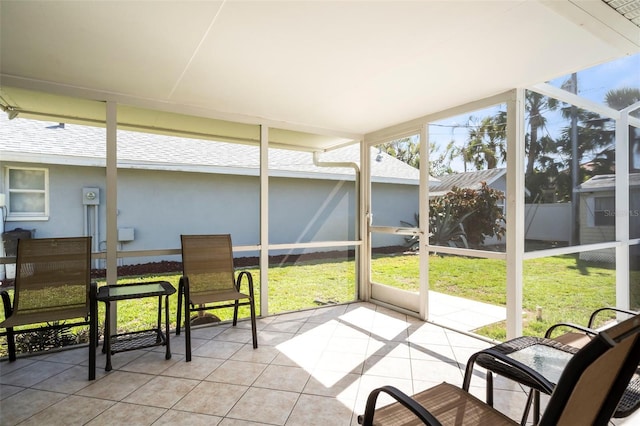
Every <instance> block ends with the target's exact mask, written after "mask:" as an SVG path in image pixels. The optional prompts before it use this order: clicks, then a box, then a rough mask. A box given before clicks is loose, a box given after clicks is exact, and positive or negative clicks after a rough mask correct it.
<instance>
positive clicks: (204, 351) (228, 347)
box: [191, 340, 244, 359]
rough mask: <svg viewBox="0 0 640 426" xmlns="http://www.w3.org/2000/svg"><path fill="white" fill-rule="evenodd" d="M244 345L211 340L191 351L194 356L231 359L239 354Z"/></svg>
mask: <svg viewBox="0 0 640 426" xmlns="http://www.w3.org/2000/svg"><path fill="white" fill-rule="evenodd" d="M243 346H244V345H243V344H242V343H237V342H221V341H216V340H211V341H209V342H207V343H205V344H204V345H202V346H200V347H199V348H196V349H194V350H192V351H191V354H192V355H194V356H202V357H208V358H218V359H229V358H231V357H232V356H233V354H235V353H236V352H238V350H240V349H241V348H242V347H243Z"/></svg>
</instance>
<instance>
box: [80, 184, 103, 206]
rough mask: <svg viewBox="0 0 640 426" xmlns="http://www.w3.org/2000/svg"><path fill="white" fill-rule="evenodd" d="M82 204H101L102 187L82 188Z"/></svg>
mask: <svg viewBox="0 0 640 426" xmlns="http://www.w3.org/2000/svg"><path fill="white" fill-rule="evenodd" d="M82 204H84V205H89V206H97V205H99V204H100V188H82Z"/></svg>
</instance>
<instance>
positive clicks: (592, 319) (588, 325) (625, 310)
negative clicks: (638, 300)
mask: <svg viewBox="0 0 640 426" xmlns="http://www.w3.org/2000/svg"><path fill="white" fill-rule="evenodd" d="M604 311H613V312H620V313H623V314H628V315H638V313H637V312H635V311H630V310H628V309H621V308H616V307H615V306H607V307H605V308H600V309H596V310H595V311H593V313H592V314H591V317H589V324H587V327H589V328H593V322H594V321H595V319H596V316H598V314H599V313H600V312H604Z"/></svg>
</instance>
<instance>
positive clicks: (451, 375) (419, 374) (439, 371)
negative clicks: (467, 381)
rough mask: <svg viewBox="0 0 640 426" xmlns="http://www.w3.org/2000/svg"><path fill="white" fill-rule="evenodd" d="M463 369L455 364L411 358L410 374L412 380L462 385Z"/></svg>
mask: <svg viewBox="0 0 640 426" xmlns="http://www.w3.org/2000/svg"><path fill="white" fill-rule="evenodd" d="M463 374H464V371H463V369H462V370H461V369H460V367H458V365H457V364H451V363H448V362H442V361H425V360H421V359H414V360H411V375H412V377H413V379H414V380H423V381H429V382H437V383H440V382H447V383H451V384H454V385H456V386H461V385H462V378H463Z"/></svg>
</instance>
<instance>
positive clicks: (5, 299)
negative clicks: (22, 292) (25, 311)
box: [0, 290, 13, 319]
mask: <svg viewBox="0 0 640 426" xmlns="http://www.w3.org/2000/svg"><path fill="white" fill-rule="evenodd" d="M0 296H2V305H3V307H4V318H5V319H7V318H9V317H10V316H11V315H13V306H11V298H10V297H9V293H8V292H7V291H6V290H2V291H1V292H0Z"/></svg>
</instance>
